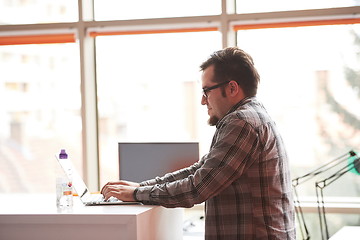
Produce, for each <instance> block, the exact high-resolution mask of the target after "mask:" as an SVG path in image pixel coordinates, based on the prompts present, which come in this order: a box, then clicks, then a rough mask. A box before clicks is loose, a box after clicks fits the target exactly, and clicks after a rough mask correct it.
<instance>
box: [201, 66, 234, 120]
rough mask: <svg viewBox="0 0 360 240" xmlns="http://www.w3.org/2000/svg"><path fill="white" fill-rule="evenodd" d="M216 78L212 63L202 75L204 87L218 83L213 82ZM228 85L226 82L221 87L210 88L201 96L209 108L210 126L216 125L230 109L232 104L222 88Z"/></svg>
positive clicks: (203, 102) (202, 101) (202, 102)
mask: <svg viewBox="0 0 360 240" xmlns="http://www.w3.org/2000/svg"><path fill="white" fill-rule="evenodd" d="M213 79H214V66H213V65H211V66H209V67H208V68H206V69H205V70H204V71H203V73H202V76H201V81H202V88H203V89H204V88H205V89H206V88H210V87H213V86H215V85H217V84H218V83H215V82H213V81H212V80H213ZM226 87H227V85H226V84H224V85H222V86H221V87H218V88H215V89H212V90H209V91H207V92H206V95H207V97H206V96H202V98H201V104H202V105H206V106H207V109H208V114H209V117H210V118H209V120H208V123H209V125H210V126H214V125H216V124H217V122H218V121H219V120H220V119H222V118H223V117H224V116H225V114H226V113H227V112H228V110H229V109H230V105H229V102H228V99H227V96H226V94H225V96H223V94H222V88H226Z"/></svg>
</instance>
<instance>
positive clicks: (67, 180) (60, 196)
mask: <svg viewBox="0 0 360 240" xmlns="http://www.w3.org/2000/svg"><path fill="white" fill-rule="evenodd" d="M58 160H59V162H61V164H62V165H63V166H65V169H64V170H63V171H58V172H57V177H56V206H57V208H58V209H71V208H72V207H73V186H72V172H71V168H70V167H68V168H67V167H66V166H70V164H69V159H68V155H67V153H66V151H65V149H61V151H60V154H59V157H58ZM64 171H65V172H64Z"/></svg>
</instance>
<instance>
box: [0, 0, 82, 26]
mask: <svg viewBox="0 0 360 240" xmlns="http://www.w3.org/2000/svg"><path fill="white" fill-rule="evenodd" d="M77 6H78V4H77V1H62V0H42V1H35V0H26V1H24V0H6V1H0V25H1V24H30V23H54V22H74V21H77V19H78V9H77Z"/></svg>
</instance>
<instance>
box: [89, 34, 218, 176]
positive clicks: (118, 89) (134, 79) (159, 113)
mask: <svg viewBox="0 0 360 240" xmlns="http://www.w3.org/2000/svg"><path fill="white" fill-rule="evenodd" d="M220 41H221V36H220V34H219V32H198V33H175V34H174V33H172V34H147V35H129V36H112V37H97V39H96V45H97V48H96V50H97V74H98V103H99V135H100V141H99V143H100V161H101V180H102V181H104V182H106V181H109V180H111V179H117V178H118V176H119V175H118V174H119V173H118V168H117V166H118V162H117V161H118V155H117V154H118V148H117V143H118V142H119V141H140V142H141V141H150V142H153V141H155V142H156V141H157V142H164V141H199V140H200V137H199V135H200V134H201V135H203V136H205V137H207V135H208V134H203V132H209V131H208V129H207V128H206V117H207V115H206V113H205V111H204V112H202V111H201V104H200V96H201V94H200V93H201V85H200V84H199V83H200V71H199V70H200V69H199V65H200V64H201V62H202V61H204V60H205V59H206V58H207V57H208V56H209V54H210V53H212V52H213V51H214V50H215V49H219V48H221V42H220ZM202 113H203V114H202ZM204 127H205V130H204ZM200 128H201V129H200ZM201 131H203V132H201ZM210 131H211V130H210ZM200 132H201V133H200ZM210 140H211V137H210V138H209V139H207V142H209V141H210Z"/></svg>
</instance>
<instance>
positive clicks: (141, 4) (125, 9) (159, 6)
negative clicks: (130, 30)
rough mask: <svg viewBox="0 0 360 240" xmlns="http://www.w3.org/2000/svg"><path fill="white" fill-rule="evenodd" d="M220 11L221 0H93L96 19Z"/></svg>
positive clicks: (143, 17) (198, 14)
mask: <svg viewBox="0 0 360 240" xmlns="http://www.w3.org/2000/svg"><path fill="white" fill-rule="evenodd" d="M220 13H221V0H196V1H192V0H182V1H168V0H153V1H148V0H127V1H118V0H108V1H102V0H95V19H96V20H125V19H146V18H165V17H184V16H203V15H215V14H220Z"/></svg>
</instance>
